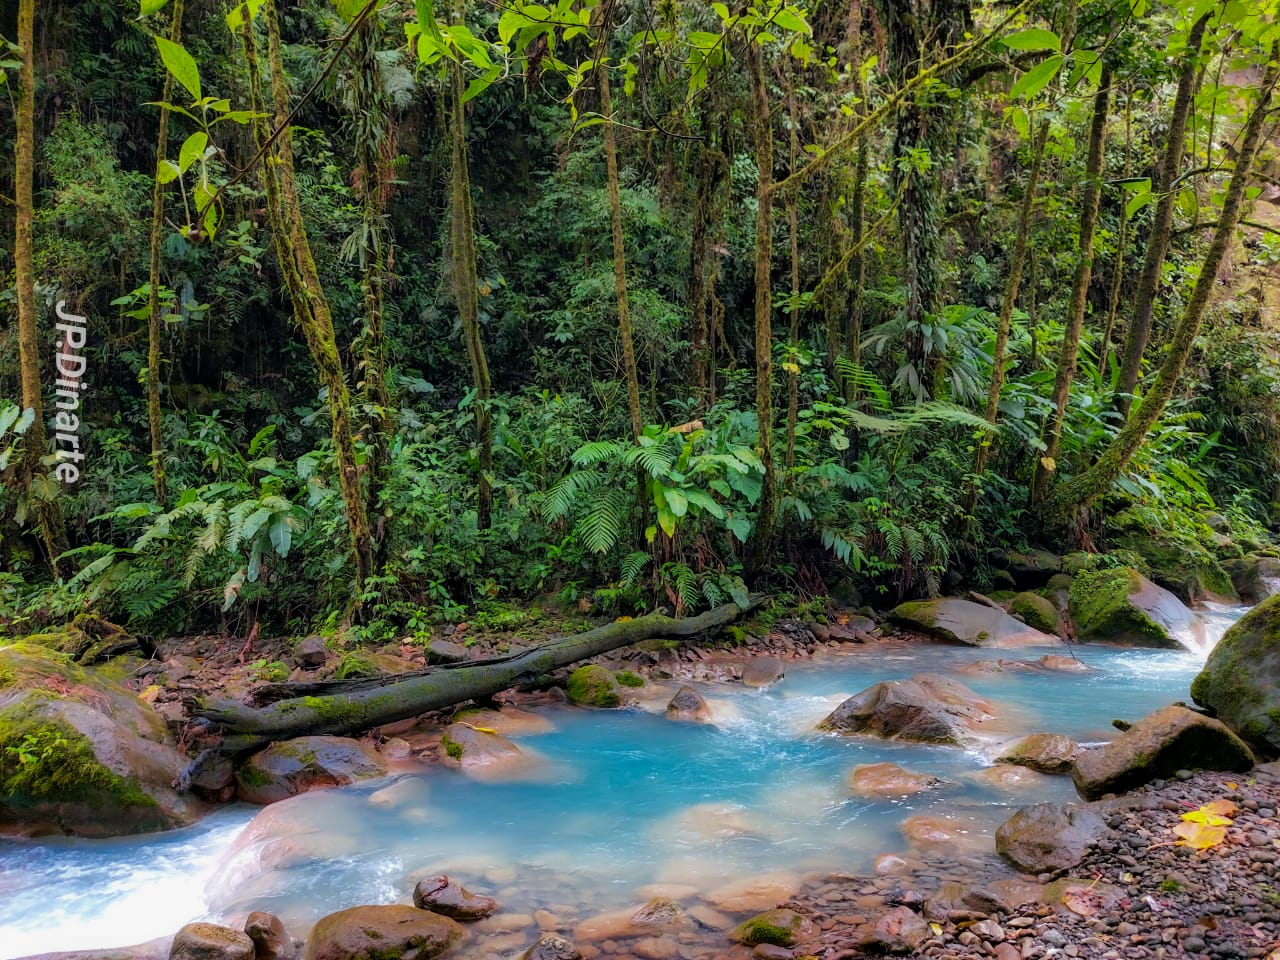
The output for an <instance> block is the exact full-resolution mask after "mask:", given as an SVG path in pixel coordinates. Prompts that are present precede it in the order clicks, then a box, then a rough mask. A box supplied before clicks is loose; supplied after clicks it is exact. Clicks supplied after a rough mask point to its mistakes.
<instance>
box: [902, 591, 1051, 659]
mask: <svg viewBox="0 0 1280 960" xmlns="http://www.w3.org/2000/svg"><path fill="white" fill-rule="evenodd" d="M889 617H890V619H892V620H894V621H895V622H897V623H901V624H903V625H904V626H907V627H912V628H914V629H916V630H919V631H921V632H922V633H926V634H928V635H929V636H931V637H937V638H938V639H939V640H944V641H946V642H947V643H963V644H966V645H968V646H971V647H999V648H1004V647H1027V646H1045V645H1048V644H1055V643H1057V642H1058V638H1057V637H1053V636H1050V635H1049V634H1047V633H1042V632H1040V631H1039V630H1036V629H1035V628H1034V627H1029V626H1027V625H1026V624H1025V623H1023V622H1022V621H1021V620H1016V619H1014V618H1013V617H1011V616H1009V615H1008V614H1007V613H1005V612H1004V611H1003V610H998V609H996V608H995V607H989V606H987V605H986V604H984V603H974V602H973V601H972V600H962V599H960V598H959V597H938V598H936V599H934V600H913V601H911V602H909V603H903V604H899V605H898V606H897V607H895V608H894V609H893V610H892V611H890V613H889Z"/></svg>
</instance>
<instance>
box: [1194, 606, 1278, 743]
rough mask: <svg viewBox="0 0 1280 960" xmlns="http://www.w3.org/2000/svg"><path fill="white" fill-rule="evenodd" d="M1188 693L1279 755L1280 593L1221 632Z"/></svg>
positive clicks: (1248, 736)
mask: <svg viewBox="0 0 1280 960" xmlns="http://www.w3.org/2000/svg"><path fill="white" fill-rule="evenodd" d="M1191 696H1192V698H1193V699H1194V700H1195V702H1196V703H1198V704H1200V706H1202V707H1206V708H1208V709H1210V710H1212V711H1213V712H1214V713H1215V714H1216V715H1217V717H1218V719H1220V720H1222V721H1223V722H1224V723H1225V724H1226V725H1227V726H1229V727H1230V728H1231V729H1232V730H1234V731H1235V732H1236V733H1237V734H1239V735H1240V736H1241V737H1243V738H1244V739H1245V740H1247V741H1248V742H1249V743H1250V744H1252V745H1253V746H1255V747H1256V748H1257V749H1258V750H1259V751H1260V752H1261V753H1262V754H1263V755H1265V756H1276V755H1277V754H1280V595H1277V596H1273V597H1271V598H1269V599H1267V600H1264V601H1263V602H1262V603H1260V604H1259V605H1258V606H1256V607H1254V608H1253V609H1252V610H1250V611H1249V612H1248V613H1247V614H1245V616H1244V618H1243V619H1241V620H1240V622H1239V623H1236V624H1235V625H1234V626H1232V627H1231V629H1230V630H1228V631H1227V633H1226V635H1225V636H1224V637H1223V638H1222V640H1221V641H1220V642H1219V643H1218V645H1217V646H1216V647H1215V648H1214V649H1213V652H1212V653H1210V654H1209V659H1208V661H1207V662H1206V663H1205V665H1204V669H1203V670H1201V671H1200V673H1199V675H1197V677H1196V678H1195V680H1193V681H1192V683H1191Z"/></svg>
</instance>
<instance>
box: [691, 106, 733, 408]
mask: <svg viewBox="0 0 1280 960" xmlns="http://www.w3.org/2000/svg"><path fill="white" fill-rule="evenodd" d="M709 127H710V125H709V124H707V123H704V126H703V136H704V137H705V138H706V139H705V140H704V142H703V143H701V144H700V145H699V146H698V166H697V173H696V176H697V182H698V187H697V193H696V194H695V198H694V206H693V218H692V220H693V223H692V237H691V243H690V246H689V310H690V312H691V313H692V314H693V379H694V383H695V384H696V385H697V391H698V400H699V402H701V403H702V404H703V406H704V408H705V407H706V406H709V405H710V403H711V401H712V397H713V396H714V393H715V387H714V384H713V383H712V381H713V380H714V378H715V361H714V359H713V358H714V357H715V340H714V331H713V330H712V329H711V296H712V287H713V285H714V282H715V281H714V274H713V272H712V256H711V253H712V251H711V247H712V243H711V240H712V236H711V231H712V227H713V225H714V224H715V222H716V219H715V210H716V205H717V204H716V198H717V197H718V196H719V194H720V186H721V183H722V182H723V181H724V179H725V178H726V177H727V175H728V170H727V166H728V164H727V162H726V160H725V156H724V154H723V153H722V152H721V151H720V149H719V147H718V146H715V145H713V144H712V143H711V142H710V130H709Z"/></svg>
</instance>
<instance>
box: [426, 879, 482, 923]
mask: <svg viewBox="0 0 1280 960" xmlns="http://www.w3.org/2000/svg"><path fill="white" fill-rule="evenodd" d="M413 905H414V906H415V907H418V908H419V909H420V910H430V911H432V912H434V913H438V914H440V915H441V916H444V917H452V918H453V919H454V920H464V921H470V920H482V919H484V918H485V917H487V916H489V915H490V914H491V913H493V911H495V910H497V909H498V901H497V900H495V899H493V897H485V896H480V895H478V894H474V893H471V892H470V891H469V890H467V889H466V887H464V886H462V884H460V883H458V882H457V881H456V880H450V879H449V878H448V877H447V876H445V875H444V874H439V875H438V876H434V877H427V878H426V879H425V880H419V881H418V884H417V886H415V887H414V888H413Z"/></svg>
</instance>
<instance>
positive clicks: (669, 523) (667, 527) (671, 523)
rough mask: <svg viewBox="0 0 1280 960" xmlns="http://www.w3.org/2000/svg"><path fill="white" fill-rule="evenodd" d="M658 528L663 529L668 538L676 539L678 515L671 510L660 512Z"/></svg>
mask: <svg viewBox="0 0 1280 960" xmlns="http://www.w3.org/2000/svg"><path fill="white" fill-rule="evenodd" d="M658 526H660V527H661V528H662V532H663V533H665V534H666V535H667V536H668V537H674V536H675V535H676V515H675V514H674V513H672V512H671V511H670V510H659V511H658Z"/></svg>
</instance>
